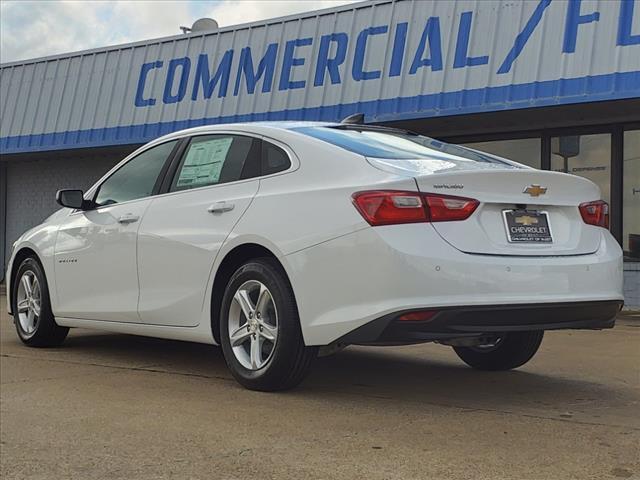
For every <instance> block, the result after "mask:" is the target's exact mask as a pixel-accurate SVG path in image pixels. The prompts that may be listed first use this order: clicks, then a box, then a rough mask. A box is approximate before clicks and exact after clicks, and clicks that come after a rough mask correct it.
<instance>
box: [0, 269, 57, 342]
mask: <svg viewBox="0 0 640 480" xmlns="http://www.w3.org/2000/svg"><path fill="white" fill-rule="evenodd" d="M11 297H12V298H11V301H12V303H11V305H12V310H13V320H14V323H15V325H16V331H17V333H18V337H19V338H20V340H22V343H24V344H25V345H28V346H30V347H56V346H58V345H61V344H62V342H64V339H65V338H66V337H67V333H69V329H68V328H66V327H61V326H59V325H58V324H57V323H56V321H55V318H54V317H53V312H52V311H51V302H50V300H49V287H48V285H47V278H46V277H45V275H44V270H43V269H42V267H41V266H40V263H39V262H38V261H37V260H36V259H35V258H33V257H28V258H26V259H24V261H23V262H22V263H21V264H20V266H19V267H18V271H17V273H16V277H15V281H14V284H13V288H12V289H11Z"/></svg>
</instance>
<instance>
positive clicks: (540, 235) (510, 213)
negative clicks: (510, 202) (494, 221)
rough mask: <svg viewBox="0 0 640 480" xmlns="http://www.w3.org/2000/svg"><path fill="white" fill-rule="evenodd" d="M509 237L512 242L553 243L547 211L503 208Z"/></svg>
mask: <svg viewBox="0 0 640 480" xmlns="http://www.w3.org/2000/svg"><path fill="white" fill-rule="evenodd" d="M502 213H503V215H504V223H505V227H506V229H507V238H508V239H509V242H511V243H551V242H552V241H553V240H552V238H551V229H550V228H549V215H548V214H547V212H538V211H531V210H503V212H502Z"/></svg>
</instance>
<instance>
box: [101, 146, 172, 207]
mask: <svg viewBox="0 0 640 480" xmlns="http://www.w3.org/2000/svg"><path fill="white" fill-rule="evenodd" d="M177 143H178V140H173V141H171V142H167V143H163V144H161V145H158V146H155V147H152V148H150V149H149V150H145V151H144V152H142V153H141V154H140V155H138V156H136V157H134V158H132V159H131V160H129V161H128V162H127V163H125V164H124V165H123V166H122V167H120V168H119V169H118V170H116V172H115V173H114V174H113V175H111V176H110V177H109V178H107V179H106V180H105V181H104V182H103V183H102V185H100V187H99V188H98V192H97V194H96V196H95V199H94V201H95V203H96V205H97V206H103V205H112V204H114V203H122V202H128V201H130V200H137V199H139V198H144V197H148V196H150V195H152V194H153V188H154V186H155V185H156V181H157V180H158V176H159V175H160V172H161V171H162V167H163V166H164V164H165V162H166V161H167V158H169V155H171V152H172V151H173V149H174V147H175V146H176V144H177Z"/></svg>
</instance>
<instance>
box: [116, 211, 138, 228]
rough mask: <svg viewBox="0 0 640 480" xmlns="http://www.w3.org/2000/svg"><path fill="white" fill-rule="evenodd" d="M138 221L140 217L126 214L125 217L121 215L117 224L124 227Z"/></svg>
mask: <svg viewBox="0 0 640 480" xmlns="http://www.w3.org/2000/svg"><path fill="white" fill-rule="evenodd" d="M138 220H140V217H139V216H138V215H133V214H131V213H127V214H126V215H122V216H121V217H120V218H118V223H123V224H125V225H126V224H127V223H133V222H137V221H138Z"/></svg>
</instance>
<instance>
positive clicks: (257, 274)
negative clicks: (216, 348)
mask: <svg viewBox="0 0 640 480" xmlns="http://www.w3.org/2000/svg"><path fill="white" fill-rule="evenodd" d="M260 298H262V299H263V300H259V299H260ZM219 318H220V343H221V345H222V351H223V353H224V358H225V361H226V363H227V366H228V367H229V370H230V371H231V374H232V375H233V376H234V378H235V379H236V380H237V381H238V382H239V383H240V384H241V385H243V386H244V387H246V388H248V389H250V390H260V391H266V392H271V391H279V390H287V389H290V388H293V387H295V386H296V385H298V384H299V383H300V382H301V381H302V380H303V379H304V377H305V376H306V375H307V373H308V372H309V369H310V367H311V364H312V362H313V360H314V359H315V358H316V356H317V352H318V349H317V347H307V346H305V344H304V340H303V338H302V330H301V328H300V319H299V316H298V308H297V306H296V301H295V297H294V295H293V290H292V288H291V285H290V283H289V280H288V278H287V276H286V274H285V272H284V271H283V270H282V267H281V266H280V265H279V264H278V263H277V262H276V261H275V260H273V259H271V258H257V259H254V260H250V261H249V262H247V263H245V264H244V265H242V266H241V267H240V268H238V270H236V272H235V273H234V274H233V276H232V277H231V279H230V280H229V283H228V284H227V288H226V290H225V293H224V297H223V299H222V307H221V310H220V315H219ZM230 332H231V334H232V335H230ZM232 336H233V345H232V338H231V337H232ZM254 347H255V350H254Z"/></svg>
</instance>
